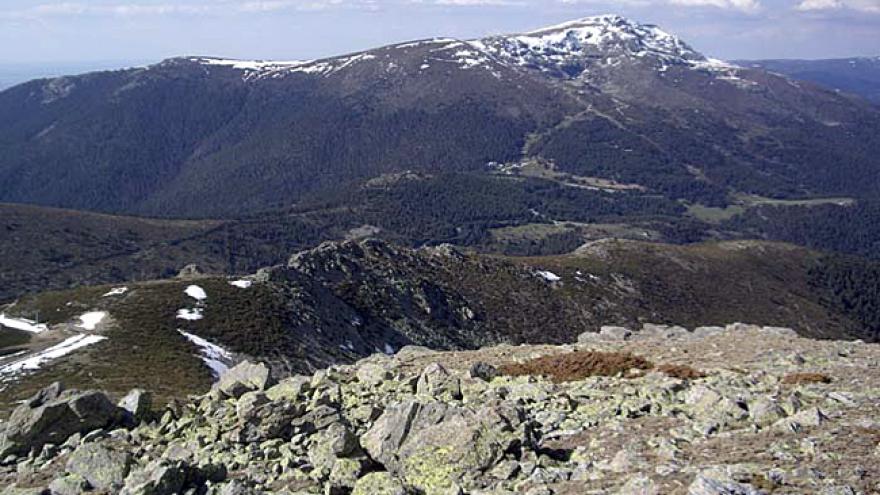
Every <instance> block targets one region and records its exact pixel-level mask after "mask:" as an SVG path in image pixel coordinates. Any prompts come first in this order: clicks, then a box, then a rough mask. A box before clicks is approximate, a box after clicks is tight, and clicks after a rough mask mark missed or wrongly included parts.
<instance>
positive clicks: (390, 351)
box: [385, 343, 397, 356]
mask: <svg viewBox="0 0 880 495" xmlns="http://www.w3.org/2000/svg"><path fill="white" fill-rule="evenodd" d="M395 352H397V351H395V350H394V346H393V345H391V344H388V343H386V344H385V354H388V355H389V356H390V355H392V354H394V353H395Z"/></svg>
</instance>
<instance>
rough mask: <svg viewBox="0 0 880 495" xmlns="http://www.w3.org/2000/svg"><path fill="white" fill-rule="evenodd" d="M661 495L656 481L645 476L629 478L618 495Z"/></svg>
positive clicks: (639, 475)
mask: <svg viewBox="0 0 880 495" xmlns="http://www.w3.org/2000/svg"><path fill="white" fill-rule="evenodd" d="M659 493H660V492H659V490H658V489H657V485H656V484H654V481H653V480H652V479H651V478H649V477H647V476H645V475H644V474H638V475H635V476H633V477H631V478H629V479H628V480H627V481H626V483H624V485H623V486H622V487H621V488H620V490H618V491H617V495H659Z"/></svg>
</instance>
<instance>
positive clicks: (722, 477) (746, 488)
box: [688, 469, 765, 495]
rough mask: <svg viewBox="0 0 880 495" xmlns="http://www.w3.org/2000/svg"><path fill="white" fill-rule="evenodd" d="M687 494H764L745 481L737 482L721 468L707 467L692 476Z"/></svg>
mask: <svg viewBox="0 0 880 495" xmlns="http://www.w3.org/2000/svg"><path fill="white" fill-rule="evenodd" d="M688 495H765V494H764V492H762V491H760V490H758V489H756V488H755V487H753V486H752V485H749V484H746V483H737V482H736V481H734V480H733V479H731V477H730V476H729V475H728V474H727V473H725V472H724V471H723V470H721V469H707V470H704V471H702V472H700V473H699V474H697V477H696V478H694V481H693V483H691V484H690V486H689V487H688Z"/></svg>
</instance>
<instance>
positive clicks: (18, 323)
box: [0, 313, 49, 333]
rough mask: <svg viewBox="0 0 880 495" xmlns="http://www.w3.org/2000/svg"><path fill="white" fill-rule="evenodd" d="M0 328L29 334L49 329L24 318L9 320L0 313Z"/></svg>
mask: <svg viewBox="0 0 880 495" xmlns="http://www.w3.org/2000/svg"><path fill="white" fill-rule="evenodd" d="M0 326H4V327H9V328H14V329H15V330H23V331H25V332H30V333H40V332H45V331H46V330H48V329H49V327H48V326H47V325H45V324H43V323H37V322H35V321H33V320H27V319H25V318H10V317H8V316H6V314H5V313H0Z"/></svg>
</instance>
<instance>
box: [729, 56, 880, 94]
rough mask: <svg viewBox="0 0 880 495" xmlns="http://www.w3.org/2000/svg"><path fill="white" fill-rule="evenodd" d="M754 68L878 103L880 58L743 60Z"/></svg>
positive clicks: (741, 62) (743, 63) (745, 65)
mask: <svg viewBox="0 0 880 495" xmlns="http://www.w3.org/2000/svg"><path fill="white" fill-rule="evenodd" d="M737 63H738V64H741V65H743V66H744V67H755V68H760V69H764V70H768V71H771V72H778V73H780V74H785V75H787V76H790V77H792V78H794V79H800V80H803V81H810V82H814V83H816V84H821V85H823V86H826V87H828V88H832V89H837V90H840V91H844V92H847V93H852V94H854V95H859V96H862V97H864V98H867V99H869V100H871V101H873V102H875V103H880V57H856V58H840V59H826V60H743V61H739V62H737Z"/></svg>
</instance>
